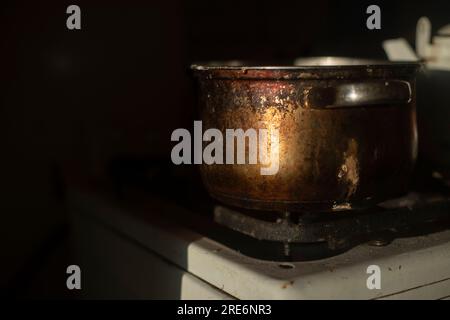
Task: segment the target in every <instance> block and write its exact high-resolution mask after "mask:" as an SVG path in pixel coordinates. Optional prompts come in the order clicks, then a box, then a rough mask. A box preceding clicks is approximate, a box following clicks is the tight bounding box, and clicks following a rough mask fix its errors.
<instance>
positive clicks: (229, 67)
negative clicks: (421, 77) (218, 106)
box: [190, 57, 423, 79]
mask: <svg viewBox="0 0 450 320" xmlns="http://www.w3.org/2000/svg"><path fill="white" fill-rule="evenodd" d="M422 66H423V63H421V62H419V61H417V62H415V61H387V60H374V59H361V58H349V57H308V58H298V59H295V60H294V62H293V63H291V64H289V63H279V64H276V63H274V64H271V63H256V62H251V61H244V60H229V61H210V62H205V63H194V64H192V65H191V66H190V69H191V70H192V71H193V72H194V75H199V76H202V75H206V76H207V77H209V78H223V79H239V78H241V79H323V78H337V79H343V78H344V79H348V78H364V77H370V78H388V77H410V76H414V75H415V74H416V72H417V71H418V70H419V69H420V68H421V67H422Z"/></svg>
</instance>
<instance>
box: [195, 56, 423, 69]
mask: <svg viewBox="0 0 450 320" xmlns="http://www.w3.org/2000/svg"><path fill="white" fill-rule="evenodd" d="M422 65H423V63H421V62H420V61H417V62H416V61H389V60H377V59H364V58H351V57H337V56H317V57H304V58H297V59H295V60H294V61H293V63H284V62H283V63H273V62H272V63H267V62H256V61H246V60H224V61H209V62H199V63H193V64H191V66H190V68H191V69H192V70H198V71H203V70H307V69H342V68H368V67H374V68H386V67H396V66H398V67H412V68H418V67H420V66H422Z"/></svg>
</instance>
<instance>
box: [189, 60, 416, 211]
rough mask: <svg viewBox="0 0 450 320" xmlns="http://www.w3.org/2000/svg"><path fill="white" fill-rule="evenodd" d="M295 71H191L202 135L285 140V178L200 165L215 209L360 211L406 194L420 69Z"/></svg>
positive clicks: (372, 64) (334, 63)
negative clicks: (231, 132)
mask: <svg viewBox="0 0 450 320" xmlns="http://www.w3.org/2000/svg"><path fill="white" fill-rule="evenodd" d="M296 64H298V65H291V66H255V65H251V64H246V65H235V63H233V64H227V63H221V64H220V63H219V64H217V63H215V64H203V65H192V66H191V69H192V70H193V72H194V76H195V77H196V78H197V80H198V88H199V104H200V113H201V120H202V121H203V128H204V130H206V129H208V128H217V129H219V130H221V131H222V132H223V133H224V134H225V129H228V128H242V129H244V130H247V129H249V128H260V127H261V124H263V125H264V124H269V125H270V126H271V127H272V128H276V129H278V132H279V145H278V149H279V150H278V152H279V170H278V173H277V174H275V175H261V174H260V167H261V164H252V165H250V164H229V165H226V164H211V165H207V164H203V165H202V166H201V169H200V170H201V175H202V179H203V182H204V184H205V185H206V188H207V190H208V191H209V193H210V194H211V196H213V197H214V198H216V199H218V200H219V201H221V202H223V203H225V204H228V205H232V206H238V207H243V208H249V209H257V210H269V211H303V210H307V211H335V210H347V209H351V208H362V207H366V206H369V205H371V204H373V203H375V202H379V201H382V200H384V199H388V198H391V197H394V196H397V195H401V194H403V193H405V192H406V191H407V189H408V184H409V177H410V174H411V172H412V170H413V166H414V161H415V158H416V153H417V133H416V115H415V74H416V71H417V69H418V67H419V65H418V64H415V63H391V62H376V61H363V60H354V59H343V58H314V59H306V60H297V61H296Z"/></svg>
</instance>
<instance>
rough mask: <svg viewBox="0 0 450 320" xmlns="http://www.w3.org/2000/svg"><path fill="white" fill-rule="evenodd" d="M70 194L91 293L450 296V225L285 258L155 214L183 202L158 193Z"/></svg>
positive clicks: (120, 295)
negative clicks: (261, 256) (126, 196)
mask: <svg viewBox="0 0 450 320" xmlns="http://www.w3.org/2000/svg"><path fill="white" fill-rule="evenodd" d="M70 198H71V201H70V203H71V211H72V218H73V230H74V233H73V234H74V240H75V242H74V243H75V244H76V247H77V249H78V252H79V256H78V257H79V258H78V259H79V263H80V266H82V269H84V270H85V271H84V273H83V274H85V275H86V282H85V283H86V285H85V286H84V288H85V289H86V290H85V294H86V297H90V298H142V299H146V298H160V299H164V298H172V299H177V298H182V299H230V298H231V299H233V298H237V299H445V298H447V299H448V298H449V297H450V230H449V231H444V232H439V233H434V234H431V235H427V236H419V237H413V238H403V239H396V240H394V241H393V242H392V243H391V244H389V245H387V246H385V247H372V246H369V245H367V244H364V245H360V246H357V247H355V248H353V249H351V250H350V251H348V252H346V253H343V254H341V255H338V256H335V257H331V258H327V259H322V260H317V261H309V262H293V263H279V262H275V261H263V260H257V259H253V258H250V257H247V256H244V255H242V254H240V253H239V252H236V251H233V250H231V249H229V248H227V247H225V246H223V245H222V244H220V243H217V242H215V241H213V240H211V239H209V238H206V237H204V236H202V235H200V234H198V233H196V232H194V231H192V230H190V229H187V228H183V227H181V226H179V225H176V224H175V223H170V222H163V221H161V219H158V218H155V217H156V216H161V215H162V216H166V215H168V214H169V213H170V212H171V211H172V210H179V211H180V210H181V211H185V210H186V209H183V208H181V207H178V206H176V205H173V204H170V203H167V202H164V201H162V200H159V199H152V200H154V201H148V203H151V205H146V206H140V205H139V206H136V208H132V207H133V206H129V207H123V206H122V207H120V206H119V205H118V204H117V203H115V202H114V201H110V200H107V198H106V197H100V196H96V195H93V194H89V193H82V192H80V191H74V192H72V193H71V194H70ZM186 214H189V213H188V212H186ZM378 268H379V273H378ZM374 270H375V271H374ZM368 272H369V273H368ZM373 272H375V273H373ZM378 276H379V278H378ZM378 280H379V285H380V286H379V289H378V288H376V287H377V284H378V282H377V281H378ZM368 282H369V287H371V289H369V288H368ZM374 287H375V288H374Z"/></svg>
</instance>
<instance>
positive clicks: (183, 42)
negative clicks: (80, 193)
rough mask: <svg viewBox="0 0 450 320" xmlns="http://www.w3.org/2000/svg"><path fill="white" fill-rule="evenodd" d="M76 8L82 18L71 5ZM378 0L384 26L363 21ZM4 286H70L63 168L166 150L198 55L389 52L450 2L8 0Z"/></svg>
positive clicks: (26, 289) (2, 121)
mask: <svg viewBox="0 0 450 320" xmlns="http://www.w3.org/2000/svg"><path fill="white" fill-rule="evenodd" d="M70 4H77V5H79V6H80V7H81V11H82V13H81V25H82V29H81V30H73V31H71V30H68V29H67V28H66V19H67V17H68V15H67V14H66V8H67V6H68V5H70ZM370 4H378V5H379V6H380V7H381V20H382V29H381V30H374V31H370V30H368V29H367V28H366V19H367V16H368V15H367V14H366V13H365V12H366V8H367V6H368V5H370ZM0 12H1V15H0V44H1V48H0V51H1V52H0V59H1V60H0V67H1V68H0V81H1V88H0V101H1V104H0V133H1V134H0V141H1V144H0V146H1V160H0V178H1V180H0V187H1V190H0V194H1V198H0V199H1V201H0V203H1V207H0V210H1V217H2V221H1V223H0V225H1V230H0V232H1V235H2V237H1V244H0V251H1V260H0V261H1V274H0V287H1V288H2V292H4V293H5V294H7V295H8V296H17V297H33V298H45V297H71V296H73V294H72V293H71V292H67V290H65V289H64V288H65V277H66V274H65V268H66V266H67V265H68V264H71V263H74V262H72V261H70V255H69V253H68V249H67V245H66V242H67V241H66V233H67V230H68V229H67V228H66V227H65V226H66V225H67V217H66V215H67V214H66V210H65V203H64V199H65V198H64V194H65V190H66V188H67V184H68V181H67V179H66V177H67V175H70V174H71V173H73V172H76V173H81V175H82V176H86V177H97V178H100V177H105V176H107V175H108V171H107V168H108V163H110V161H111V159H114V158H115V157H117V156H118V155H122V156H123V155H125V156H130V157H149V156H150V157H161V158H167V157H168V156H169V154H170V149H171V147H172V144H171V141H170V134H171V132H172V131H173V130H174V129H175V128H179V127H186V128H191V127H192V121H193V119H194V118H195V108H194V98H193V94H192V92H193V90H192V88H193V84H192V80H191V78H190V77H189V74H188V72H187V69H188V66H189V64H190V63H192V62H194V61H203V60H218V59H250V60H261V59H263V60H274V59H275V60H279V59H293V58H295V57H298V56H310V55H344V56H359V57H370V58H385V55H384V53H383V50H382V47H381V42H382V41H383V40H384V39H388V38H395V37H401V36H402V37H406V38H407V39H408V40H409V42H410V43H411V44H412V45H413V44H414V37H415V25H416V22H417V20H418V18H419V17H420V16H423V15H426V16H428V17H429V18H430V19H431V21H432V24H433V31H434V32H435V31H436V30H437V29H438V28H439V27H441V26H443V25H445V24H447V23H450V1H421V2H420V3H419V2H417V3H414V2H412V1H404V2H401V1H385V2H382V1H370V2H369V1H331V0H314V1H300V0H298V1H283V0H278V1H261V0H260V1H244V0H240V1H234V0H232V1H212V0H209V1H206V0H201V1H199V0H192V1H182V0H165V1H121V2H117V1H29V2H24V1H10V2H5V1H2V2H1V4H0Z"/></svg>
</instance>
